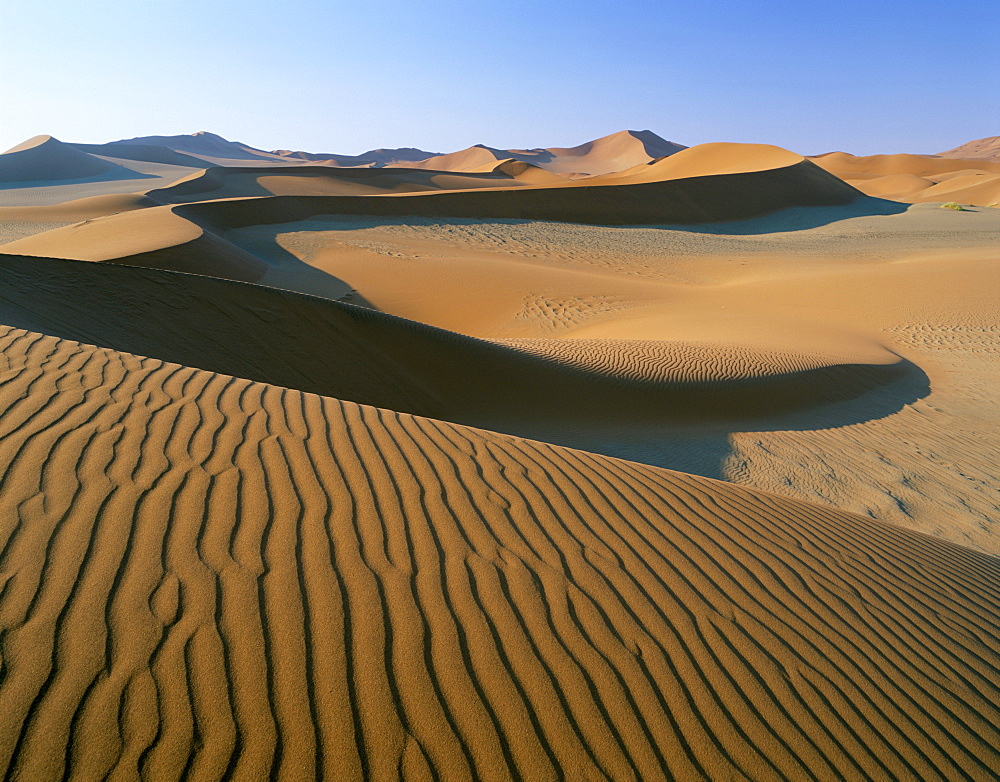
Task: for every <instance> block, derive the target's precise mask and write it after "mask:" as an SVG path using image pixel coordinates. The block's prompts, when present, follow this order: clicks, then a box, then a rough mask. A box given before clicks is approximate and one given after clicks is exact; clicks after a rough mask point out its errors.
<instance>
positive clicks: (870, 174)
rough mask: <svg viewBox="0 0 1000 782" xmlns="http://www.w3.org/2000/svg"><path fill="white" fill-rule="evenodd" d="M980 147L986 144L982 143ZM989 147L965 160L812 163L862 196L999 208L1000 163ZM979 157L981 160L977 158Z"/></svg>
mask: <svg viewBox="0 0 1000 782" xmlns="http://www.w3.org/2000/svg"><path fill="white" fill-rule="evenodd" d="M983 141H987V139H984V140H983ZM990 149H993V148H992V147H989V148H987V147H985V146H984V147H982V148H975V149H970V150H969V151H970V152H972V153H973V154H970V156H969V157H968V158H961V157H959V156H958V153H959V152H961V151H962V150H963V148H962V147H959V148H958V149H956V150H952V152H953V153H955V154H950V153H943V154H942V156H940V157H938V156H933V155H870V156H868V157H855V156H854V155H849V154H847V153H846V152H832V153H830V154H828V155H820V156H819V157H815V158H812V160H813V161H814V162H815V163H816V165H818V166H820V167H821V168H823V169H825V170H827V171H829V172H831V173H832V174H836V175H837V176H838V177H840V178H841V179H843V180H844V181H846V182H850V183H851V184H852V185H853V186H854V187H856V188H858V190H861V191H862V192H864V193H866V194H868V195H871V196H877V197H879V198H890V199H893V200H895V201H905V202H907V203H913V204H919V203H936V202H952V201H954V202H956V203H960V204H973V205H979V206H991V205H993V204H997V203H1000V158H997V157H995V156H993V155H991V154H989V150H990ZM975 153H982V154H978V155H977V154H975Z"/></svg>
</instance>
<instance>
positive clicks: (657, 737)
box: [0, 131, 1000, 780]
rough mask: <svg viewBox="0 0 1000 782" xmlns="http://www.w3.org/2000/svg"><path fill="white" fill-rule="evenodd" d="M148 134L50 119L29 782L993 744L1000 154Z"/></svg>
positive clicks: (22, 581) (923, 771)
mask: <svg viewBox="0 0 1000 782" xmlns="http://www.w3.org/2000/svg"><path fill="white" fill-rule="evenodd" d="M136 141H137V143H126V144H109V145H69V144H63V145H59V143H58V142H56V143H55V144H50V143H49V141H48V140H45V139H42V140H36V143H33V144H29V145H28V146H27V147H26V148H25V149H24V150H20V151H17V152H12V153H9V155H20V154H22V153H24V152H31V151H32V150H36V152H35V153H32V154H38V153H37V150H38V149H41V150H42V152H43V153H44V155H42V157H44V158H45V159H44V160H41V162H40V163H39V164H38V166H36V167H35V170H37V171H40V172H41V175H43V176H42V178H41V179H38V180H36V181H34V182H33V183H29V186H22V185H23V184H24V183H23V182H18V183H15V184H17V186H16V187H11V188H8V189H5V190H3V196H4V201H3V206H0V238H3V239H10V240H13V241H9V242H8V243H6V244H3V245H2V246H0V324H4V325H3V326H0V508H2V510H0V715H2V716H0V768H2V769H3V772H2V773H3V775H4V777H5V778H9V779H12V780H13V779H61V778H67V779H93V778H108V779H126V778H128V779H134V778H144V779H156V780H161V779H194V780H217V779H267V778H273V779H288V780H300V779H301V780H308V779H320V778H322V779H399V778H402V779H470V778H474V779H488V780H492V779H531V780H535V779H573V780H575V779H615V780H618V779H642V780H647V779H649V780H653V779H683V780H687V779H755V780H758V779H759V780H771V779H774V780H778V779H786V780H787V779H819V780H869V779H920V780H923V779H973V780H990V779H995V778H996V771H997V769H998V768H1000V754H998V751H997V749H996V748H997V747H998V746H1000V728H998V726H1000V710H998V703H1000V638H998V635H1000V633H998V628H1000V621H998V619H1000V564H998V563H1000V558H998V557H1000V526H998V524H1000V493H998V487H1000V466H998V461H997V459H996V454H997V453H1000V414H998V412H997V411H998V410H1000V386H998V384H997V382H996V379H997V377H998V374H1000V315H998V313H1000V251H998V248H1000V209H991V208H988V207H986V206H983V205H982V202H986V201H987V200H988V199H989V198H990V197H991V194H992V192H993V191H992V190H991V188H992V187H993V184H992V179H991V178H992V177H994V176H1000V170H998V171H997V172H993V171H992V168H991V166H994V165H995V164H993V163H991V162H990V161H989V160H987V159H985V158H979V159H975V158H972V157H969V158H953V157H948V156H940V157H935V156H912V155H898V156H875V157H872V158H854V157H852V156H846V155H843V154H841V153H835V154H833V155H827V156H820V157H818V158H813V159H806V158H803V157H801V156H799V155H797V154H794V153H792V152H789V151H787V150H783V149H780V148H777V147H772V146H768V145H748V144H704V145H700V146H696V147H692V148H690V149H681V148H679V147H677V145H670V143H669V142H665V141H664V140H663V139H661V138H659V137H658V136H655V134H650V133H648V132H645V131H643V132H635V131H629V132H625V133H622V134H614V135H613V136H609V137H606V138H605V139H599V140H597V141H595V142H592V143H590V144H584V145H581V146H580V147H575V148H566V149H557V148H550V149H534V150H494V149H492V148H474V151H473V152H472V153H470V155H469V156H468V157H469V158H470V161H469V162H470V165H471V162H474V161H471V158H472V157H476V156H478V157H480V158H481V160H480V162H479V163H478V165H477V166H476V167H473V169H472V170H468V171H463V170H443V171H442V170H434V169H433V168H431V167H421V166H416V167H398V168H393V167H387V168H346V169H345V168H340V167H339V166H342V165H353V164H356V163H357V161H352V160H350V159H349V158H350V156H325V157H324V156H310V155H307V154H305V153H302V154H299V153H295V154H291V153H288V154H284V153H281V152H273V153H269V152H264V151H262V150H255V149H254V148H252V147H248V146H246V145H242V144H238V143H234V142H228V141H226V140H225V139H222V138H221V137H218V136H214V135H212V134H206V133H202V134H195V135H194V136H184V137H148V138H145V139H140V140H136ZM984 141H988V140H984ZM972 146H975V145H974V144H973V145H972ZM986 146H987V147H988V145H986ZM115 147H122V148H127V150H128V151H127V152H126V151H123V152H121V155H122V157H114V156H113V155H107V154H104V153H105V152H107V151H108V150H109V149H110V150H114V148H115ZM675 147H676V148H675ZM977 149H978V147H977ZM52 150H55V151H54V152H53V151H52ZM477 150H478V151H477ZM484 151H485V153H486V154H482V153H483V152H484ZM987 151H988V150H987ZM64 152H65V153H66V154H67V155H69V157H73V158H74V159H76V160H77V161H78V162H79V160H80V158H79V157H78V155H84V156H85V158H84V159H87V160H91V159H92V160H94V161H99V162H100V161H103V162H104V163H107V164H109V165H114V166H119V167H122V168H123V169H126V170H127V171H128V172H130V173H128V174H125V175H124V176H131V177H133V178H132V179H116V178H114V177H111V178H107V177H106V176H105V179H104V180H103V181H102V180H101V179H100V177H101V176H102V175H100V174H95V175H93V176H91V177H89V178H84V179H78V180H61V179H60V180H57V179H51V178H48V179H46V178H45V177H46V176H50V174H48V173H45V171H44V170H42V169H44V166H43V165H42V163H45V164H46V165H48V164H50V163H52V162H53V159H54V158H57V157H59V156H60V155H63V153H64ZM396 152H399V154H395V152H394V151H393V150H376V151H374V152H373V153H371V154H372V155H375V156H376V157H378V160H379V161H383V160H384V161H392V160H397V159H403V160H404V162H414V160H415V159H416V158H419V157H420V154H421V153H420V152H419V150H401V151H396ZM376 153H377V154H376ZM9 155H0V164H2V163H3V161H2V159H3V158H4V157H9ZM227 155H229V156H232V157H228V158H227V157H225V156H227ZM69 157H66V158H65V159H66V160H68V159H69ZM339 158H344V159H343V160H341V159H339ZM11 159H13V158H11ZM192 160H195V161H201V162H202V163H204V165H201V164H194V165H191V166H188V165H178V164H185V163H189V162H191V161H192ZM233 161H235V162H233ZM374 161H375V158H372V160H371V161H368V164H372V163H373V162H374ZM56 162H58V161H56ZM456 165H457V164H456ZM0 167H2V165H0ZM29 173H31V172H30V171H29ZM583 174H588V175H589V176H585V177H584V176H582V175H583ZM595 174H596V175H595ZM841 177H842V178H841ZM845 180H847V181H845ZM852 185H853V186H852ZM866 194H867V195H866ZM900 194H909V195H906V197H905V198H904V197H903V196H901V195H900ZM914 194H917V195H916V196H915V195H914ZM928 194H930V196H934V197H936V198H937V201H938V203H935V202H933V200H932V199H931V198H930V196H928ZM872 196H879V197H872ZM925 196H926V198H924V197H925ZM946 196H947V198H946ZM959 196H961V197H959ZM886 197H888V198H886ZM973 197H974V198H973ZM920 199H923V200H929V201H930V202H928V203H916V204H909V203H901V201H904V200H910V201H913V200H920ZM944 200H956V201H962V202H964V203H965V204H967V206H966V209H965V210H963V211H956V210H953V209H942V208H940V203H939V202H940V201H944ZM970 204H976V205H970ZM52 256H57V257H52ZM473 427H474V428H473ZM615 457H623V458H624V459H625V460H622V459H620V458H615ZM665 468H669V469H665ZM714 479H722V480H721V481H720V480H714Z"/></svg>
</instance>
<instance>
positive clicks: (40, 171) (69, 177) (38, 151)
mask: <svg viewBox="0 0 1000 782" xmlns="http://www.w3.org/2000/svg"><path fill="white" fill-rule="evenodd" d="M144 176H145V175H144V174H141V173H139V172H137V171H133V170H130V169H127V168H124V167H122V166H120V165H117V164H116V163H111V162H109V161H107V160H102V159H101V158H99V157H96V156H94V155H89V154H87V153H86V152H81V151H80V150H77V149H74V148H73V147H72V146H70V145H69V144H64V143H62V142H61V141H59V140H58V139H55V138H53V137H52V136H36V137H35V138H32V139H28V140H27V141H25V142H24V143H23V144H19V145H18V146H16V147H14V148H12V149H9V150H7V151H6V152H5V153H3V154H2V155H0V188H10V187H21V186H24V185H25V183H41V182H47V183H52V182H71V181H74V180H114V179H142V178H143V177H144Z"/></svg>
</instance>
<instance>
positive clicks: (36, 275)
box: [0, 256, 919, 426]
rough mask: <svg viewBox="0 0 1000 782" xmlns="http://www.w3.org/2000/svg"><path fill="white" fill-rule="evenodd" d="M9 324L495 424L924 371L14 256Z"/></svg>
mask: <svg viewBox="0 0 1000 782" xmlns="http://www.w3.org/2000/svg"><path fill="white" fill-rule="evenodd" d="M0 322H6V323H8V324H10V325H14V326H17V327H21V328H27V329H30V330H34V331H40V332H43V333H47V334H53V335H56V336H60V337H63V338H69V339H78V340H82V341H86V342H88V343H93V344H97V345H102V346H104V347H110V348H114V349H117V350H124V351H127V352H132V353H139V354H141V355H147V356H153V357H155V358H159V359H162V360H167V361H174V362H177V363H183V364H185V365H188V366H197V367H200V368H202V369H209V370H212V371H219V372H223V373H225V374H232V375H236V376H239V377H245V378H249V379H252V380H258V381H261V382H267V383H271V384H275V385H281V386H287V387H290V388H297V389H301V390H305V391H311V392H313V393H319V394H323V395H325V396H335V397H337V398H340V399H346V400H349V401H353V402H359V403H363V404H372V405H375V406H379V407H388V408H391V409H394V410H399V411H402V412H410V413H417V414H421V415H430V416H432V417H435V418H444V419H447V420H450V421H457V422H460V423H467V424H475V425H487V424H489V425H490V426H496V425H497V422H498V418H497V416H498V415H500V416H501V417H502V418H506V419H507V420H511V421H518V420H519V421H527V420H557V421H558V420H569V421H573V420H588V419H593V418H596V419H601V420H616V419H618V418H620V417H622V416H623V415H624V416H626V417H628V418H634V417H635V416H645V417H648V418H649V419H652V420H660V421H671V420H677V419H681V420H689V419H691V418H692V417H694V418H700V419H706V418H707V419H717V418H722V419H731V418H736V417H740V416H758V415H768V414H779V415H780V414H783V413H786V412H788V411H789V410H797V409H802V408H804V407H810V406H813V405H822V404H827V403H830V402H839V401H845V400H849V399H854V398H855V397H858V396H861V395H863V394H865V393H867V392H869V391H873V390H875V389H879V388H883V387H886V386H888V385H890V384H892V383H894V382H895V381H897V380H899V379H901V378H904V377H907V376H909V375H911V374H912V373H918V372H919V370H918V369H917V368H915V367H914V366H913V365H911V364H909V363H908V362H905V361H902V360H900V359H899V358H898V357H897V356H895V355H894V354H890V353H889V352H888V351H881V350H875V349H872V351H870V352H868V353H865V354H850V355H847V354H845V355H843V356H832V355H823V354H817V355H815V356H803V355H798V354H797V353H793V352H790V351H772V352H770V353H767V352H762V351H756V352H754V351H749V352H748V351H746V350H742V349H740V348H738V347H726V346H698V347H696V348H695V349H692V348H691V347H690V346H688V345H685V344H683V343H678V344H672V343H652V342H629V341H608V342H604V341H600V340H598V341H594V340H565V341H557V342H561V343H562V344H555V345H552V344H548V343H549V341H547V340H542V341H533V340H529V341H524V342H523V343H522V342H519V341H487V340H481V339H476V338H474V337H468V336H464V335H460V334H457V333H454V332H450V331H446V330H443V329H438V328H434V327H432V326H427V325H424V324H421V323H415V322H413V321H408V320H404V319H402V318H399V317H396V316H393V315H388V314H384V313H380V312H375V311H371V310H367V309H363V308H359V307H355V306H352V305H350V304H345V303H341V302H336V301H331V300H329V299H323V298H319V297H314V296H308V295H304V294H298V293H292V292H290V291H282V290H278V289H274V288H268V287H264V286H257V285H245V284H241V283H239V282H234V281H230V280H221V279H214V278H211V277H202V276H195V275H187V274H175V273H171V272H169V271H161V270H156V269H141V268H130V267H124V266H117V265H107V264H87V263H75V262H73V261H67V260H59V259H44V258H34V257H17V256H0ZM539 345H544V347H543V348H542V349H540V348H539ZM581 345H583V346H584V347H591V346H596V350H584V351H583V353H584V354H585V355H586V356H589V357H590V358H591V359H595V360H596V363H594V361H591V362H590V363H588V362H583V363H581V362H580V361H579V356H580V353H579V350H578V348H579V347H580V346H581ZM574 350H575V351H576V354H575V355H576V358H575V359H574V357H573V355H570V356H569V360H567V356H566V355H563V354H564V353H565V352H566V351H570V352H572V351H574ZM560 351H562V353H561V352H560ZM574 361H575V363H574ZM901 393H902V392H901ZM907 393H909V391H907ZM899 401H900V403H903V402H907V401H912V400H911V399H909V398H907V399H904V400H899Z"/></svg>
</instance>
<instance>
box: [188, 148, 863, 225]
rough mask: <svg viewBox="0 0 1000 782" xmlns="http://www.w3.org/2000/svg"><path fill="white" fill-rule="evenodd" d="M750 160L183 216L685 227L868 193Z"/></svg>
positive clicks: (805, 166) (199, 207)
mask: <svg viewBox="0 0 1000 782" xmlns="http://www.w3.org/2000/svg"><path fill="white" fill-rule="evenodd" d="M741 146H742V145H735V148H730V150H729V151H730V152H736V153H737V154H738V152H739V151H740V148H741ZM751 146H754V145H751ZM775 149H777V148H775ZM750 157H751V162H750V163H749V170H744V171H741V172H738V173H727V174H722V175H720V174H713V173H711V172H709V173H708V174H704V175H693V174H690V173H687V174H686V175H685V176H678V177H677V178H672V179H671V178H664V177H656V176H653V177H651V179H650V181H637V182H634V183H633V182H625V183H617V182H614V181H612V182H609V183H605V182H603V181H602V179H601V178H595V179H594V180H593V181H587V182H583V181H580V182H575V183H566V184H563V185H559V186H553V187H541V186H539V187H524V188H509V187H507V188H482V189H478V190H475V191H471V192H440V193H430V194H425V193H401V194H397V195H388V196H386V197H378V198H370V197H363V196H360V197H352V196H330V197H312V198H309V197H300V198H293V197H275V198H269V199H255V200H253V201H216V202H209V203H203V204H193V205H191V206H189V207H185V208H184V210H185V211H183V214H185V215H188V216H191V217H192V218H193V219H198V220H203V221H207V222H209V223H211V224H213V225H218V226H224V227H225V228H226V229H230V228H237V227H241V226H246V225H252V224H261V223H270V222H284V221H289V220H293V219H305V218H307V217H310V216H314V215H319V214H353V215H380V216H393V215H410V216H422V217H474V218H482V217H491V218H514V219H531V220H558V221H567V222H580V223H595V224H603V225H615V224H643V223H646V224H649V223H681V224H683V223H704V222H716V221H724V220H741V219H748V218H752V217H758V216H761V215H765V214H768V213H770V212H775V211H777V210H780V209H784V208H788V207H793V206H823V205H843V204H848V203H851V202H853V201H857V200H858V199H860V198H862V197H863V196H862V194H861V193H860V192H859V191H857V190H855V189H854V188H852V187H851V186H849V185H847V184H845V183H844V182H843V181H841V180H840V179H838V178H837V177H835V176H831V175H830V174H828V173H827V172H825V171H823V170H822V169H820V168H819V167H818V166H816V165H814V164H813V163H811V162H810V161H808V160H805V159H802V158H800V157H798V156H792V155H791V153H787V156H782V158H781V160H782V163H781V164H779V165H777V166H776V167H773V168H764V169H759V168H757V162H756V159H757V155H756V149H754V150H751V155H750ZM668 161H669V158H668ZM736 167H737V166H735V165H734V168H736ZM650 168H653V167H650Z"/></svg>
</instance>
